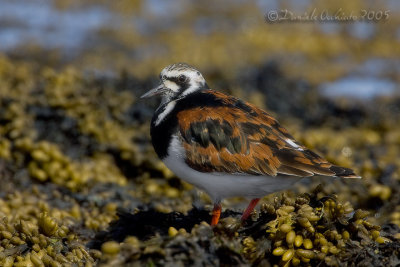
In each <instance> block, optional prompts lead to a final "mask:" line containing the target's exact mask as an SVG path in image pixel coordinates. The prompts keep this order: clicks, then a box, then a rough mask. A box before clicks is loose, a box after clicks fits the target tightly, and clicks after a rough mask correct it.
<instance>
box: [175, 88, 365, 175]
mask: <svg viewBox="0 0 400 267" xmlns="http://www.w3.org/2000/svg"><path fill="white" fill-rule="evenodd" d="M205 93H207V94H213V95H214V97H216V98H218V100H219V101H220V104H219V105H215V106H203V107H194V108H190V109H185V110H181V111H179V112H178V113H177V119H178V125H179V132H180V135H181V138H182V143H183V146H184V149H185V152H186V163H187V164H188V165H189V166H191V167H192V168H193V169H196V170H198V171H200V172H228V173H245V174H253V175H269V176H276V175H278V174H286V175H293V176H302V177H306V176H312V175H314V174H318V175H325V176H340V177H343V178H358V176H356V175H355V174H354V172H353V171H352V170H351V169H347V168H343V167H339V166H335V165H332V164H331V163H329V162H328V161H326V160H324V159H323V158H321V157H320V156H318V155H317V154H315V153H314V152H312V151H311V150H308V149H307V148H305V147H304V146H302V145H300V144H298V143H297V142H296V141H295V140H294V139H293V137H292V136H291V135H289V133H288V132H287V130H286V129H285V128H283V127H281V126H280V125H279V123H278V122H277V121H276V120H275V119H274V118H272V117H271V116H270V115H269V114H267V113H266V112H265V111H263V110H261V109H259V108H257V107H255V106H253V105H251V104H249V103H245V102H243V101H241V100H239V99H237V98H234V97H230V96H227V95H225V94H222V93H219V92H216V91H211V90H209V91H207V92H205Z"/></svg>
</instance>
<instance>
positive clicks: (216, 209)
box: [211, 203, 222, 226]
mask: <svg viewBox="0 0 400 267" xmlns="http://www.w3.org/2000/svg"><path fill="white" fill-rule="evenodd" d="M221 210H222V207H221V204H220V203H218V204H216V203H214V209H213V211H212V218H211V226H214V225H216V224H217V223H218V221H219V217H220V216H221Z"/></svg>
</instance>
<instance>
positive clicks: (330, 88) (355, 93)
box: [320, 76, 400, 100]
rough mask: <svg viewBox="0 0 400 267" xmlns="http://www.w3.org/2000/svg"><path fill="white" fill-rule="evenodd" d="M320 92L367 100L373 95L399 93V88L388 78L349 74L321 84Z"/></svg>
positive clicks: (329, 95) (328, 95)
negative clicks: (349, 75)
mask: <svg viewBox="0 0 400 267" xmlns="http://www.w3.org/2000/svg"><path fill="white" fill-rule="evenodd" d="M320 89H321V93H322V94H323V95H325V96H327V97H331V98H332V97H333V98H336V97H347V98H355V99H360V100H369V99H372V98H375V97H381V96H391V95H393V94H399V93H400V88H399V87H398V85H396V84H395V83H394V82H392V81H391V80H388V79H381V78H377V77H361V76H360V77H357V76H351V77H347V78H342V79H340V80H338V81H335V82H332V83H326V84H323V85H322V86H321V87H320Z"/></svg>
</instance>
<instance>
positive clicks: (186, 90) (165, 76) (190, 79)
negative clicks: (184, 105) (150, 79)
mask: <svg viewBox="0 0 400 267" xmlns="http://www.w3.org/2000/svg"><path fill="white" fill-rule="evenodd" d="M206 88H208V86H207V83H206V81H205V80H204V78H203V76H202V75H201V73H200V72H199V71H198V70H196V69H195V68H194V67H192V66H190V65H188V64H186V63H176V64H172V65H169V66H167V67H165V68H164V69H163V70H162V71H161V73H160V84H159V86H157V87H156V88H154V89H151V90H150V91H148V92H147V93H145V94H144V95H142V96H141V98H147V97H152V96H156V95H160V96H161V97H162V103H166V102H169V101H171V100H174V99H178V98H182V97H184V96H186V95H189V94H191V93H193V92H195V91H198V90H201V89H206Z"/></svg>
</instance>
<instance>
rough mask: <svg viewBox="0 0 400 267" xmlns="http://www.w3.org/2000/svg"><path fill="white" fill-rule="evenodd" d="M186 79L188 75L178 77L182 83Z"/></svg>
mask: <svg viewBox="0 0 400 267" xmlns="http://www.w3.org/2000/svg"><path fill="white" fill-rule="evenodd" d="M186 80H187V77H186V76H185V75H180V76H179V77H178V81H180V82H181V83H183V82H186Z"/></svg>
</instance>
